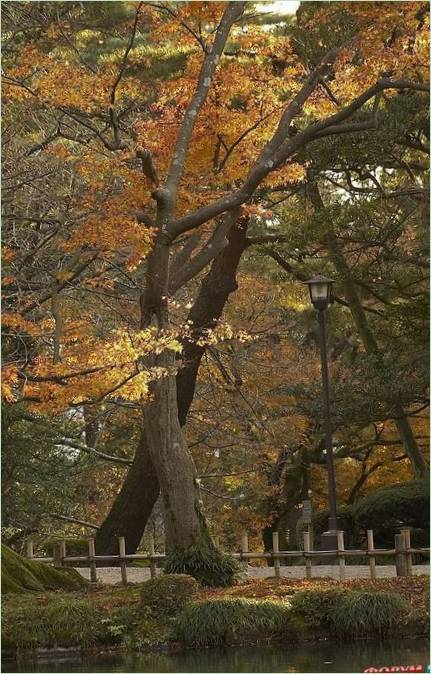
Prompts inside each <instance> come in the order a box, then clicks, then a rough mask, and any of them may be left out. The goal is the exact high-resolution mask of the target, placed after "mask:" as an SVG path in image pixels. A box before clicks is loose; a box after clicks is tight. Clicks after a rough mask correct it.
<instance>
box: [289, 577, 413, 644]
mask: <svg viewBox="0 0 431 674" xmlns="http://www.w3.org/2000/svg"><path fill="white" fill-rule="evenodd" d="M406 612H407V602H406V601H405V600H404V599H403V598H402V597H401V596H400V595H398V594H391V593H388V592H359V591H358V590H348V589H343V588H328V589H324V590H317V589H316V590H305V591H303V592H298V593H297V594H295V595H294V596H293V597H292V599H291V626H292V627H294V626H295V625H296V626H298V625H299V626H301V627H305V628H314V629H315V628H321V629H324V630H330V631H332V632H334V633H336V634H340V635H343V636H351V637H355V636H361V635H365V634H382V633H384V632H386V631H387V630H389V629H391V628H393V627H395V626H396V625H398V624H399V623H400V622H401V621H402V620H403V618H404V617H405V616H406Z"/></svg>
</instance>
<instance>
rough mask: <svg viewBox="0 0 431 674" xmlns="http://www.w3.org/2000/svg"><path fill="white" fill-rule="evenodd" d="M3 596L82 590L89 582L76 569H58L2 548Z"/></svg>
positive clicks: (4, 547)
mask: <svg viewBox="0 0 431 674" xmlns="http://www.w3.org/2000/svg"><path fill="white" fill-rule="evenodd" d="M1 557H2V559H1V585H2V587H1V589H2V594H9V593H13V592H15V593H17V592H28V591H31V590H33V591H36V592H37V591H38V592H41V591H43V590H81V589H83V588H85V587H87V585H88V583H87V581H86V580H85V579H84V578H83V577H82V576H81V575H80V574H79V573H78V572H77V571H75V569H58V568H54V567H52V566H49V565H48V564H45V563H43V562H37V561H35V560H34V559H26V558H25V557H21V555H18V554H17V553H16V552H14V551H13V550H11V549H10V548H8V547H7V546H6V545H2V546H1Z"/></svg>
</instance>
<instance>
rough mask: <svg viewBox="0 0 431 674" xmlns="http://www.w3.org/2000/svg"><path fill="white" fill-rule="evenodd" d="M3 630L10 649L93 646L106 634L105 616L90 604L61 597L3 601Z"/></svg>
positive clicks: (3, 638)
mask: <svg viewBox="0 0 431 674" xmlns="http://www.w3.org/2000/svg"><path fill="white" fill-rule="evenodd" d="M44 602H45V603H44ZM1 627H2V645H3V648H10V649H16V648H18V649H21V648H26V649H33V648H50V647H55V646H61V647H71V646H90V645H91V644H93V643H95V642H96V641H97V640H98V638H99V637H100V635H101V634H102V633H103V624H102V614H101V613H100V612H99V611H98V610H97V609H96V608H95V606H93V605H92V604H91V603H90V602H89V601H87V600H85V599H75V598H73V599H72V598H59V597H58V596H55V598H50V599H49V600H48V601H47V602H46V598H45V597H43V598H41V601H40V602H35V601H34V600H33V601H32V602H20V603H18V604H16V603H15V602H14V603H12V602H11V601H3V602H2V624H1Z"/></svg>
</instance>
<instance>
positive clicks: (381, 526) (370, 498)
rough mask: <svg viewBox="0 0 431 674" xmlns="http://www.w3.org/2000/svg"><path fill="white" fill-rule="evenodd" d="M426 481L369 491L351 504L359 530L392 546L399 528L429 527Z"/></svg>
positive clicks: (428, 501)
mask: <svg viewBox="0 0 431 674" xmlns="http://www.w3.org/2000/svg"><path fill="white" fill-rule="evenodd" d="M429 508H430V493H429V484H428V482H427V480H412V481H411V482H404V483H402V484H395V485H388V486H385V487H381V488H380V489H375V490H373V491H370V492H369V493H368V494H367V495H366V496H365V497H364V498H362V499H361V500H360V501H358V502H357V503H356V504H355V507H354V511H353V515H354V518H355V521H356V523H357V526H358V527H360V528H361V529H362V530H366V529H373V530H374V538H375V540H376V541H378V542H379V544H380V545H381V544H389V545H391V544H393V537H394V534H395V533H397V531H398V530H399V528H400V526H403V525H405V526H410V527H415V528H419V529H423V530H428V528H429Z"/></svg>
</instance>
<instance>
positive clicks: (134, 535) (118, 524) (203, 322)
mask: <svg viewBox="0 0 431 674" xmlns="http://www.w3.org/2000/svg"><path fill="white" fill-rule="evenodd" d="M246 229H247V228H246V223H242V225H241V227H234V228H233V229H232V230H231V232H230V234H229V235H228V245H227V246H226V247H225V248H224V249H223V250H222V251H221V252H220V253H219V254H218V256H217V257H216V258H215V259H214V261H213V263H212V265H211V268H210V270H209V272H208V274H207V275H206V276H205V278H204V279H203V281H202V284H201V287H200V290H199V293H198V295H197V297H196V300H195V302H194V304H193V306H192V308H191V310H190V313H189V315H188V320H190V321H191V322H192V324H193V332H194V333H195V335H198V334H199V333H200V332H201V331H202V329H204V328H208V327H211V326H213V325H214V324H215V322H216V321H217V320H218V319H219V318H220V317H221V315H222V313H223V309H224V307H225V305H226V302H227V300H228V298H229V295H230V294H231V293H232V292H234V291H235V290H236V289H237V282H236V273H237V269H238V264H239V261H240V259H241V255H242V253H243V252H244V250H245V249H246V247H247V239H246ZM204 352H205V347H204V346H199V345H198V344H196V340H194V341H184V344H183V353H182V358H183V360H184V363H185V365H184V366H183V367H182V368H181V369H180V370H179V371H178V373H177V377H176V380H177V407H178V418H179V421H180V425H181V426H184V424H185V423H186V419H187V414H188V411H189V409H190V405H191V403H192V401H193V396H194V392H195V388H196V378H197V374H198V370H199V365H200V362H201V359H202V356H203V354H204ZM159 493H160V487H159V482H158V478H157V474H156V471H155V469H154V466H153V462H152V459H151V456H150V454H149V451H148V448H147V445H146V443H145V438H144V435H142V436H141V439H140V442H139V445H138V447H137V449H136V453H135V458H134V460H133V464H132V466H131V467H130V469H129V472H128V474H127V477H126V479H125V481H124V483H123V486H122V488H121V490H120V492H119V494H118V496H117V497H116V499H115V501H114V503H113V505H112V507H111V510H110V512H109V514H108V515H107V517H106V519H105V521H104V522H103V524H102V525H101V527H100V529H99V530H98V532H97V535H96V550H97V553H98V554H101V555H109V554H116V553H117V547H118V544H117V538H118V536H125V538H126V550H127V552H128V553H129V554H132V553H134V552H136V549H137V547H138V545H139V542H140V540H141V538H142V535H143V533H144V529H145V526H146V523H147V521H148V518H149V517H150V515H151V512H152V509H153V507H154V504H155V502H156V500H157V498H158V496H159Z"/></svg>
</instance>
